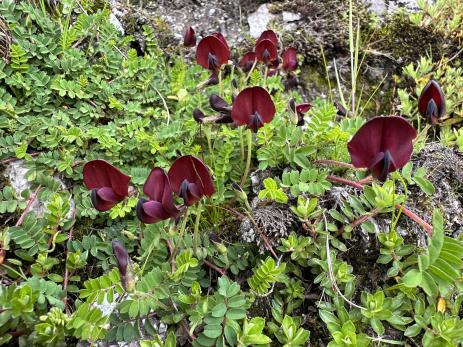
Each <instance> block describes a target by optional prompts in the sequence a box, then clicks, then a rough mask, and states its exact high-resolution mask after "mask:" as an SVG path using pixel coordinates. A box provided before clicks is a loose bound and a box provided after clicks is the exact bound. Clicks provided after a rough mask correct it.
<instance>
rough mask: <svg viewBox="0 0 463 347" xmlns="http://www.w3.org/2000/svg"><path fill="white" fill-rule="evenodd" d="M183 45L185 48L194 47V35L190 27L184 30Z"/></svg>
mask: <svg viewBox="0 0 463 347" xmlns="http://www.w3.org/2000/svg"><path fill="white" fill-rule="evenodd" d="M183 45H184V46H185V47H194V46H196V35H195V31H194V29H193V28H192V27H188V28H187V29H186V30H185V35H183Z"/></svg>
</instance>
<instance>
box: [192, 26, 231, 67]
mask: <svg viewBox="0 0 463 347" xmlns="http://www.w3.org/2000/svg"><path fill="white" fill-rule="evenodd" d="M216 35H218V34H216ZM220 37H221V38H222V39H223V40H222V39H221V38H218V37H217V36H213V35H209V36H206V37H205V38H203V39H202V40H201V41H199V44H198V47H197V48H196V62H197V63H198V64H199V65H201V66H202V67H204V68H206V69H209V70H218V69H219V68H220V67H221V66H222V65H224V64H226V63H227V62H228V59H229V58H230V49H229V48H228V46H227V44H226V42H225V39H224V38H223V36H222V35H221V34H220Z"/></svg>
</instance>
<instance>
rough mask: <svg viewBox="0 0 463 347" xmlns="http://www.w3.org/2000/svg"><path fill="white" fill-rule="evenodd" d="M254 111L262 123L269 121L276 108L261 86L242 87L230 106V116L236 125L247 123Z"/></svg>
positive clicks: (251, 118)
mask: <svg viewBox="0 0 463 347" xmlns="http://www.w3.org/2000/svg"><path fill="white" fill-rule="evenodd" d="M256 112H257V113H258V114H259V116H260V118H261V121H262V123H269V122H270V121H272V119H273V116H274V115H275V112H276V109H275V105H274V103H273V101H272V97H271V96H270V94H269V93H268V92H267V91H266V90H265V89H264V88H262V87H250V88H246V89H243V90H242V91H241V92H240V93H239V94H238V96H237V97H236V99H235V101H234V102H233V106H232V113H231V116H232V118H233V120H234V122H235V123H236V124H238V125H248V124H250V122H251V121H252V120H253V117H254V116H255V114H256Z"/></svg>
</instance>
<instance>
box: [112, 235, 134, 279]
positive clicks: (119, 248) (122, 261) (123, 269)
mask: <svg viewBox="0 0 463 347" xmlns="http://www.w3.org/2000/svg"><path fill="white" fill-rule="evenodd" d="M112 246H113V254H114V257H115V258H116V263H117V267H118V268H119V272H120V274H121V275H122V276H125V275H126V274H127V267H128V265H129V262H130V258H129V253H128V252H127V250H126V249H125V247H124V246H123V245H122V243H120V242H119V241H117V240H113V242H112Z"/></svg>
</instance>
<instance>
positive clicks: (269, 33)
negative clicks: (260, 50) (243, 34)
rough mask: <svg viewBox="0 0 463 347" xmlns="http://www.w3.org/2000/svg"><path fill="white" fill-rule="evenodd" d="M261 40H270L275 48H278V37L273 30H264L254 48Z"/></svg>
mask: <svg viewBox="0 0 463 347" xmlns="http://www.w3.org/2000/svg"><path fill="white" fill-rule="evenodd" d="M263 40H270V41H271V42H272V43H273V45H274V46H275V47H277V46H278V37H277V34H275V32H274V31H273V30H265V31H264V32H263V33H262V34H260V37H259V38H258V39H257V41H256V46H257V45H258V44H259V43H260V42H261V41H263Z"/></svg>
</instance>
